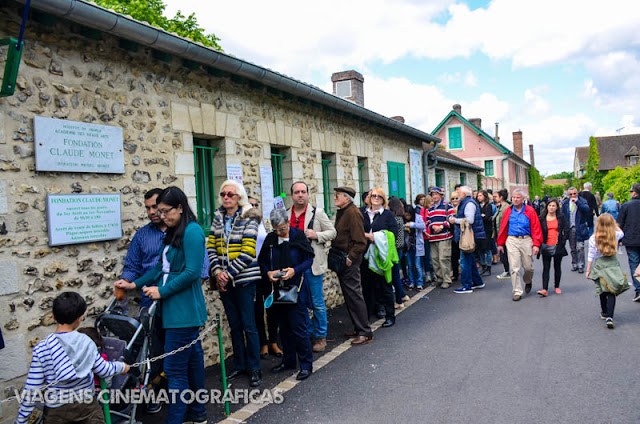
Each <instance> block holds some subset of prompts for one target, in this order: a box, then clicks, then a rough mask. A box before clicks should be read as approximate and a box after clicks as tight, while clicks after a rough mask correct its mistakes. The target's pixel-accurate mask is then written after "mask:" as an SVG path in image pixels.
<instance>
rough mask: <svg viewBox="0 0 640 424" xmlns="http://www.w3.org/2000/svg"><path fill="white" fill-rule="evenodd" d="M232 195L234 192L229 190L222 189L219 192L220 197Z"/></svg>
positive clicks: (231, 196)
mask: <svg viewBox="0 0 640 424" xmlns="http://www.w3.org/2000/svg"><path fill="white" fill-rule="evenodd" d="M233 196H236V194H235V193H233V192H231V191H222V192H220V197H222V198H225V197H228V198H233Z"/></svg>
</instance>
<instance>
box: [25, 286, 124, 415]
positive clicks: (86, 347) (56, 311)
mask: <svg viewBox="0 0 640 424" xmlns="http://www.w3.org/2000/svg"><path fill="white" fill-rule="evenodd" d="M86 310H87V303H86V302H85V300H84V299H83V298H82V296H80V295H79V294H78V293H75V292H63V293H61V294H60V295H59V296H58V297H56V299H55V300H54V301H53V317H54V319H55V320H56V323H57V324H58V325H57V327H56V331H55V333H54V334H50V335H49V336H48V337H47V338H46V339H44V340H42V341H41V342H40V343H38V344H37V345H36V347H35V348H34V349H33V355H32V358H31V367H30V369H29V376H28V377H27V383H26V384H25V387H24V389H25V391H24V395H25V397H24V399H23V400H22V403H21V405H20V410H19V411H18V419H17V421H16V422H17V423H18V424H23V423H26V422H27V421H28V419H29V415H30V414H31V411H33V407H34V403H35V399H39V398H42V399H44V400H45V409H44V420H45V422H46V423H69V422H80V421H82V422H84V423H88V424H94V423H96V424H97V423H104V422H105V421H104V415H103V413H102V409H101V408H100V405H99V404H98V401H97V400H96V399H95V397H94V387H93V374H94V372H95V373H96V374H97V375H98V376H100V377H103V378H104V377H110V376H112V375H115V374H125V373H127V372H129V366H128V365H127V364H125V363H123V362H107V361H105V360H104V359H103V358H102V357H101V356H100V353H99V352H98V348H97V347H96V345H95V343H94V342H93V341H92V340H91V339H90V338H89V337H88V336H86V335H85V334H81V333H78V332H77V331H75V330H76V328H78V327H79V326H80V322H81V321H82V318H83V317H84V313H85V312H86ZM50 384H51V386H49V387H48V388H47V394H46V395H45V393H42V397H39V396H37V395H36V392H38V391H39V390H41V389H42V387H44V386H48V385H50ZM84 399H87V401H86V402H85V401H84ZM82 402H85V403H82Z"/></svg>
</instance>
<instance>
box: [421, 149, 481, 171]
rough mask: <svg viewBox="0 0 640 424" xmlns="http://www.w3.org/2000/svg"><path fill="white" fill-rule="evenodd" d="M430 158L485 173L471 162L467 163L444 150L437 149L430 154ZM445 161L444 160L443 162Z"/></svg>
mask: <svg viewBox="0 0 640 424" xmlns="http://www.w3.org/2000/svg"><path fill="white" fill-rule="evenodd" d="M429 156H430V157H437V158H438V161H442V162H443V163H451V164H455V165H458V166H461V167H463V168H469V169H473V170H474V171H483V169H482V168H481V167H479V166H478V165H474V164H473V163H471V162H467V161H466V160H464V159H461V158H459V157H458V156H456V155H454V154H452V153H449V152H447V151H446V150H444V149H436V150H434V151H433V152H431V153H430V154H429ZM442 159H444V160H442Z"/></svg>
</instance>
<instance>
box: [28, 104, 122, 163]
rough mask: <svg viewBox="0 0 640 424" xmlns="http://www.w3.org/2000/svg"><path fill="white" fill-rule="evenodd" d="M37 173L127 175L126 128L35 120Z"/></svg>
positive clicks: (60, 120)
mask: <svg viewBox="0 0 640 424" xmlns="http://www.w3.org/2000/svg"><path fill="white" fill-rule="evenodd" d="M33 124H34V128H35V134H34V135H35V153H36V170H37V171H61V172H100V173H109V174H123V173H124V152H123V151H122V147H123V146H122V144H123V138H122V128H120V127H113V126H110V125H96V124H87V123H84V122H76V121H67V120H64V119H53V118H43V117H41V116H36V117H35V118H34V119H33Z"/></svg>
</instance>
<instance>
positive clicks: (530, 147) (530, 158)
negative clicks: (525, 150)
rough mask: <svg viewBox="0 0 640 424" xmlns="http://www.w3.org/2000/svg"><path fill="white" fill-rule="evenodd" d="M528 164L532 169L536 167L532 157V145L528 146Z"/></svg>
mask: <svg viewBox="0 0 640 424" xmlns="http://www.w3.org/2000/svg"><path fill="white" fill-rule="evenodd" d="M529 163H531V166H532V167H535V166H536V160H535V159H534V157H533V144H529Z"/></svg>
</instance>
